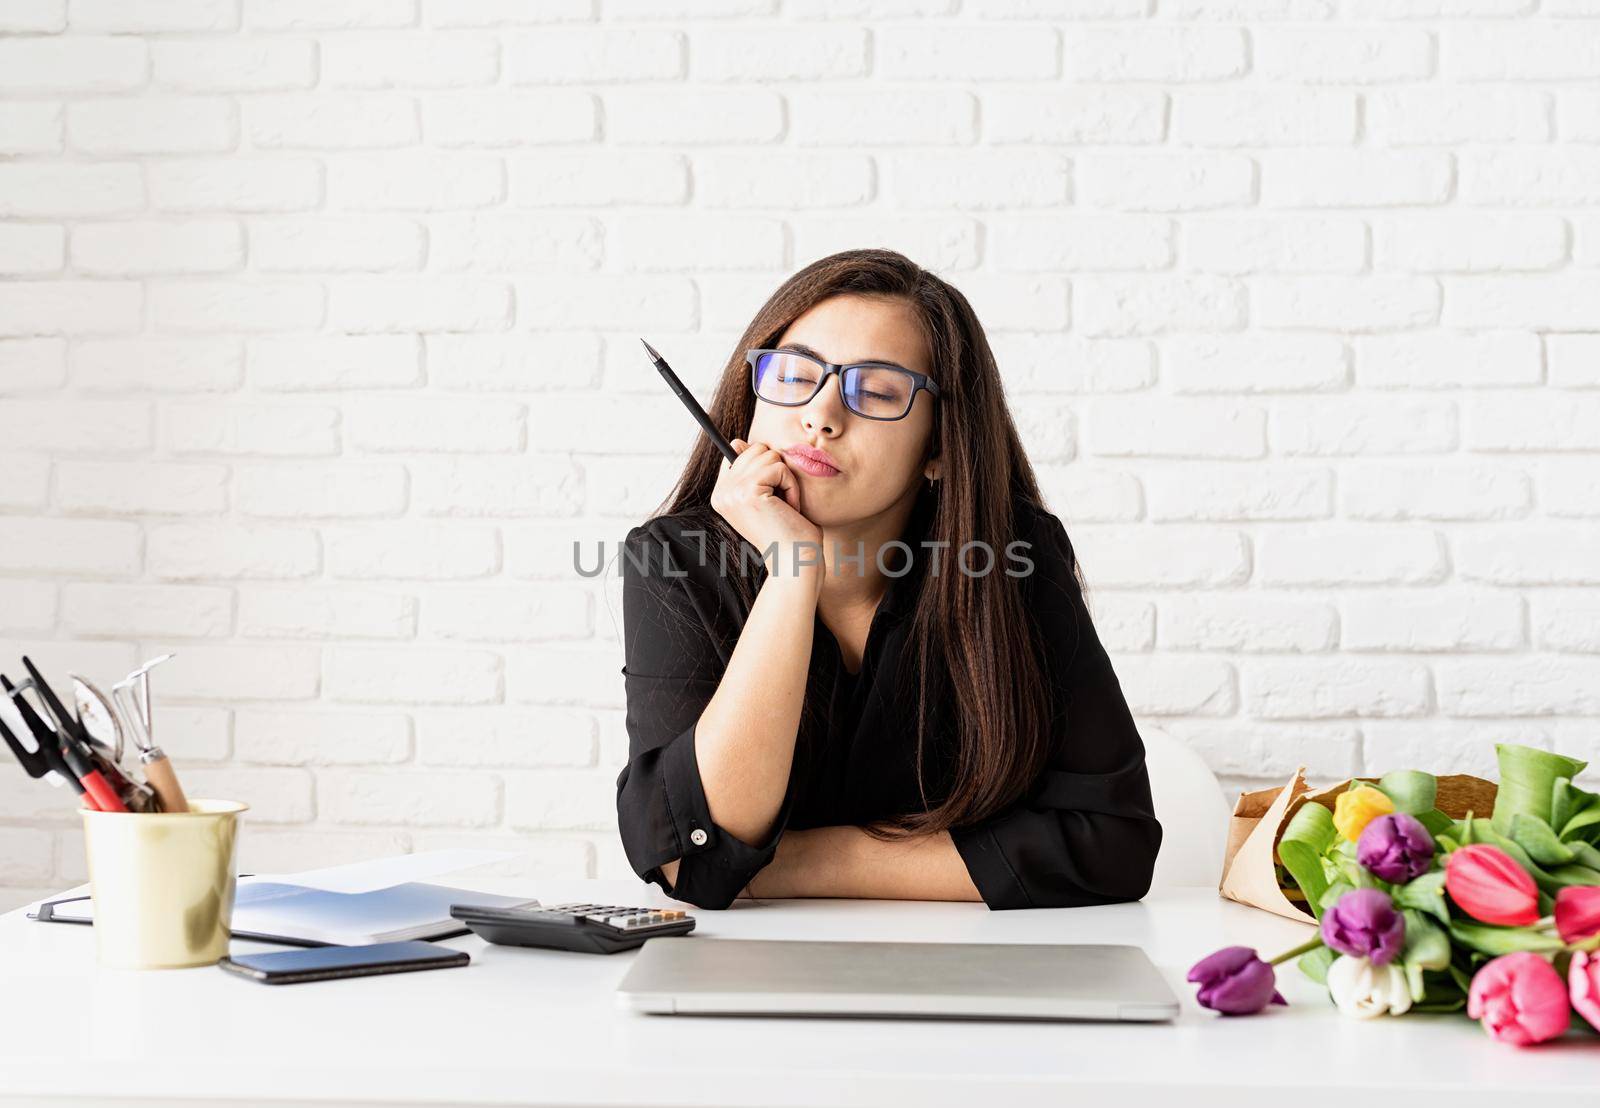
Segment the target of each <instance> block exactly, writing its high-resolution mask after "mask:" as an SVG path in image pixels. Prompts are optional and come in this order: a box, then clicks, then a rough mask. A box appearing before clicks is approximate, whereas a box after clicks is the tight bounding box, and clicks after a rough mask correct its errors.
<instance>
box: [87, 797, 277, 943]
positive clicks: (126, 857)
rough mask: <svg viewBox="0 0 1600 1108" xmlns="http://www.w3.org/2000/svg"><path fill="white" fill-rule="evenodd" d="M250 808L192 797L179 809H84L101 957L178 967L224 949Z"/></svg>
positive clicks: (96, 935) (96, 934) (96, 933)
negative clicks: (242, 824)
mask: <svg viewBox="0 0 1600 1108" xmlns="http://www.w3.org/2000/svg"><path fill="white" fill-rule="evenodd" d="M247 808H248V805H245V804H241V803H239V802H237V801H233V800H198V799H191V800H190V801H189V807H188V811H186V812H96V811H90V810H88V809H84V810H83V811H82V813H81V814H82V816H83V833H84V848H85V850H86V852H87V854H88V860H89V885H90V892H91V894H92V895H93V898H94V932H95V946H96V948H97V950H98V951H99V956H100V964H101V965H105V966H111V967H114V968H117V969H179V968H183V967H186V966H209V965H213V964H214V963H216V962H217V960H218V959H220V958H222V957H223V956H224V955H226V954H227V953H228V937H229V928H230V926H231V924H232V922H233V896H234V889H235V885H236V883H237V876H236V874H237V870H236V869H235V865H234V855H235V848H236V846H237V841H238V831H239V813H240V812H243V811H246V810H247Z"/></svg>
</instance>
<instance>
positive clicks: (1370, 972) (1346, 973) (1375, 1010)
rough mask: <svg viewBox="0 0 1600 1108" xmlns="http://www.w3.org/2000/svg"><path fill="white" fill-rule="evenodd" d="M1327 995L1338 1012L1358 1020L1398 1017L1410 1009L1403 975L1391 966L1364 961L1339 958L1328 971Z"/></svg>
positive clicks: (1397, 967)
mask: <svg viewBox="0 0 1600 1108" xmlns="http://www.w3.org/2000/svg"><path fill="white" fill-rule="evenodd" d="M1328 992H1329V993H1330V994H1332V996H1333V1002H1334V1004H1336V1005H1338V1006H1339V1011H1341V1012H1343V1013H1344V1014H1345V1015H1347V1016H1355V1017H1356V1018H1357V1019H1371V1018H1372V1017H1373V1016H1381V1015H1383V1014H1384V1013H1386V1012H1387V1013H1388V1014H1389V1015H1391V1016H1398V1015H1401V1014H1403V1013H1404V1012H1405V1011H1406V1010H1407V1009H1409V1008H1410V1007H1411V987H1410V986H1409V985H1407V984H1406V974H1405V971H1404V970H1403V969H1401V968H1400V967H1399V966H1398V965H1396V964H1395V963H1393V962H1390V963H1389V964H1387V965H1383V966H1375V965H1373V964H1372V962H1371V961H1369V960H1368V959H1366V958H1352V957H1350V955H1348V954H1341V955H1339V957H1337V958H1335V959H1334V960H1333V964H1332V965H1330V966H1329V967H1328Z"/></svg>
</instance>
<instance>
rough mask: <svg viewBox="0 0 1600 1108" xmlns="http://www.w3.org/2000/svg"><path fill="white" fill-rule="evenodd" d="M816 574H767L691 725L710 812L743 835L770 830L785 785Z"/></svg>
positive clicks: (805, 669) (758, 836) (815, 570)
mask: <svg viewBox="0 0 1600 1108" xmlns="http://www.w3.org/2000/svg"><path fill="white" fill-rule="evenodd" d="M821 582H822V571H821V568H820V567H807V568H804V569H801V570H800V571H798V572H786V573H783V574H778V573H773V574H770V575H769V576H768V577H767V579H766V580H765V581H764V582H763V583H762V585H761V591H760V592H759V593H758V594H757V595H756V600H755V603H754V604H753V605H752V606H751V608H750V614H749V616H748V617H747V618H746V620H745V625H744V628H743V630H741V631H740V633H739V642H738V644H737V645H736V646H735V647H734V650H733V655H732V657H730V658H729V660H728V667H727V669H726V670H725V671H724V672H723V675H722V681H721V683H720V684H718V686H717V691H716V693H715V695H713V696H712V698H711V701H710V703H708V704H707V705H706V707H705V710H704V711H703V712H702V713H701V714H700V720H699V722H698V724H697V725H696V727H695V736H694V738H695V746H694V753H695V760H696V762H697V763H698V764H699V766H700V783H701V785H702V786H703V787H704V789H705V794H706V803H707V806H708V808H709V809H710V812H711V818H712V820H713V821H715V822H716V824H717V825H718V826H719V827H721V828H722V829H723V830H724V831H726V832H727V833H728V834H730V835H733V836H734V837H735V838H738V839H742V840H743V841H745V842H747V843H756V842H760V841H761V840H762V839H764V838H766V837H767V835H768V834H770V833H771V831H772V825H773V822H774V821H775V820H776V819H777V815H778V809H779V808H781V807H782V806H783V797H784V794H785V793H786V792H787V791H788V788H789V770H790V766H791V764H792V763H793V761H794V745H795V737H796V735H797V734H798V733H799V730H800V710H801V707H802V705H803V704H804V701H805V692H806V678H807V675H808V674H809V672H810V668H811V639H812V630H813V628H814V626H815V623H816V613H817V595H818V591H819V589H820V588H821ZM675 871H676V867H674V872H675Z"/></svg>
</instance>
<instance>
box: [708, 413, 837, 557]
mask: <svg viewBox="0 0 1600 1108" xmlns="http://www.w3.org/2000/svg"><path fill="white" fill-rule="evenodd" d="M730 441H731V442H732V443H733V448H734V449H735V450H737V451H738V452H739V456H738V457H737V458H735V459H734V460H733V461H732V462H725V463H724V464H723V467H722V472H721V473H720V474H718V475H717V484H716V487H715V488H713V489H712V490H711V507H712V508H714V509H715V510H716V512H717V514H718V515H720V516H722V518H723V519H725V520H727V521H728V524H729V526H731V527H732V528H733V529H734V530H735V531H737V532H738V533H739V534H740V535H741V536H743V538H744V539H745V541H746V542H748V543H750V545H751V546H753V547H755V548H756V551H757V552H758V553H761V554H765V553H766V550H767V547H769V546H770V545H772V544H773V543H777V544H778V553H779V555H780V557H779V564H780V565H786V566H792V565H794V564H795V561H796V559H795V556H794V553H793V551H792V550H791V547H792V546H793V545H794V544H798V543H803V542H805V543H812V544H814V545H815V548H816V549H815V550H814V551H812V552H811V554H810V558H811V560H813V561H815V562H817V563H818V564H819V565H820V564H821V561H822V528H820V527H818V526H817V525H816V524H815V523H812V522H811V521H810V520H809V519H807V518H806V517H805V516H803V515H801V514H800V511H799V510H798V509H797V508H796V507H795V506H794V505H795V504H797V503H799V499H800V483H799V481H797V480H796V479H795V475H794V471H793V470H791V469H790V468H789V465H788V463H787V462H785V461H784V460H783V455H782V454H781V453H779V452H778V451H776V450H774V449H772V447H770V446H768V445H767V444H766V443H764V442H745V441H744V440H743V439H732V440H730Z"/></svg>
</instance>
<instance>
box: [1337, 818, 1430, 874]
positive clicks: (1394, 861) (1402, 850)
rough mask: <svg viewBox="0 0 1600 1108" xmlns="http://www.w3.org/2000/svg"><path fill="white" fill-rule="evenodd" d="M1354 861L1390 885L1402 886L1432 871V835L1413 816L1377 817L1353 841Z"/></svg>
mask: <svg viewBox="0 0 1600 1108" xmlns="http://www.w3.org/2000/svg"><path fill="white" fill-rule="evenodd" d="M1356 861H1358V862H1360V863H1361V864H1362V865H1363V866H1365V867H1366V868H1367V869H1369V870H1371V871H1372V873H1373V874H1375V875H1376V876H1378V877H1381V878H1382V879H1383V880H1385V881H1387V882H1389V883H1390V884H1391V885H1403V884H1405V883H1406V882H1407V881H1410V880H1411V879H1412V878H1413V877H1421V876H1422V875H1423V874H1425V873H1427V872H1428V870H1429V869H1430V868H1432V866H1433V836H1432V835H1430V834H1428V829H1427V828H1426V827H1424V826H1422V821H1421V820H1419V819H1417V817H1416V816H1412V815H1407V814H1406V813H1405V812H1393V813H1391V814H1389V815H1386V816H1379V817H1378V818H1377V819H1375V820H1373V821H1372V822H1371V823H1369V824H1367V828H1366V830H1365V831H1363V832H1361V838H1360V839H1358V840H1357V841H1356Z"/></svg>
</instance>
